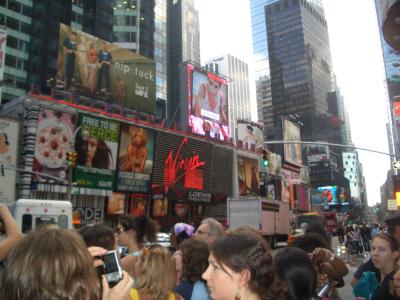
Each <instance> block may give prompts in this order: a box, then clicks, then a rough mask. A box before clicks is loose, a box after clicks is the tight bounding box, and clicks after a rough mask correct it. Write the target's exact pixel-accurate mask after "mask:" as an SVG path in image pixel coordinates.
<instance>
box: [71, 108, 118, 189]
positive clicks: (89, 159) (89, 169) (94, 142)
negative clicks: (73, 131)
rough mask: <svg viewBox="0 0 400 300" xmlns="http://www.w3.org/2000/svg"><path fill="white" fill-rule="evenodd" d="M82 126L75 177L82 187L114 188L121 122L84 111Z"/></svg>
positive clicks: (77, 147) (77, 140) (77, 142)
mask: <svg viewBox="0 0 400 300" xmlns="http://www.w3.org/2000/svg"><path fill="white" fill-rule="evenodd" d="M79 126H80V130H79V131H78V133H77V136H76V139H75V151H76V152H77V154H78V155H77V165H76V166H75V168H74V181H75V182H76V183H77V184H78V185H79V186H82V187H88V188H94V189H102V190H113V187H114V178H115V169H116V161H117V159H116V158H117V153H118V139H119V130H120V123H118V122H115V121H112V120H109V119H105V118H99V117H95V116H92V115H88V114H80V115H79Z"/></svg>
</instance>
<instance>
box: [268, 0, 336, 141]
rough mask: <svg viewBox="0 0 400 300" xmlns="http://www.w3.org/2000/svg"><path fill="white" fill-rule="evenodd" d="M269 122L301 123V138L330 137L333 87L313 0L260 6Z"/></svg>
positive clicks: (322, 27)
mask: <svg viewBox="0 0 400 300" xmlns="http://www.w3.org/2000/svg"><path fill="white" fill-rule="evenodd" d="M265 18H266V26H267V39H268V56H269V64H270V69H271V92H272V106H273V114H274V123H275V126H277V125H279V124H280V122H281V117H290V118H291V119H292V121H295V122H297V123H298V124H300V125H301V138H302V139H303V140H314V141H315V140H328V141H330V140H331V137H332V136H333V135H334V134H335V133H334V132H333V131H335V130H332V126H331V121H332V114H331V113H329V111H328V101H327V100H328V96H329V93H330V92H332V91H333V90H334V80H333V72H332V66H331V65H332V63H331V55H330V48H329V37H328V28H327V23H326V20H325V17H324V11H323V8H322V6H321V3H320V2H319V1H308V0H291V1H289V0H280V1H275V2H272V3H270V4H268V5H267V6H266V7H265Z"/></svg>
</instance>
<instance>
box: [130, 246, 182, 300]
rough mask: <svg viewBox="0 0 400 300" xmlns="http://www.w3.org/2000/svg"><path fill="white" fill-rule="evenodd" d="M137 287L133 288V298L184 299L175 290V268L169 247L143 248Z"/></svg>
mask: <svg viewBox="0 0 400 300" xmlns="http://www.w3.org/2000/svg"><path fill="white" fill-rule="evenodd" d="M140 262H141V263H140V272H139V275H138V277H137V279H136V288H135V289H132V290H131V298H132V300H183V299H182V298H181V297H180V296H179V295H178V294H175V293H174V292H173V289H174V288H175V270H174V267H173V263H172V260H171V254H170V252H169V250H168V249H167V248H164V247H162V246H160V245H152V246H150V247H149V248H144V249H143V255H142V256H141V257H140Z"/></svg>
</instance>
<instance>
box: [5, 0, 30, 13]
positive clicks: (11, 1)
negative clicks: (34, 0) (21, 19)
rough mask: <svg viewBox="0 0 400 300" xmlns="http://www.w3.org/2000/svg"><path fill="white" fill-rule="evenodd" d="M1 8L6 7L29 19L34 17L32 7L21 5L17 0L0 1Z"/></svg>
mask: <svg viewBox="0 0 400 300" xmlns="http://www.w3.org/2000/svg"><path fill="white" fill-rule="evenodd" d="M0 6H3V7H6V8H8V9H9V10H12V11H15V12H16V13H19V14H23V15H25V16H27V17H31V16H32V7H30V6H27V5H25V4H22V3H19V2H17V1H15V0H0Z"/></svg>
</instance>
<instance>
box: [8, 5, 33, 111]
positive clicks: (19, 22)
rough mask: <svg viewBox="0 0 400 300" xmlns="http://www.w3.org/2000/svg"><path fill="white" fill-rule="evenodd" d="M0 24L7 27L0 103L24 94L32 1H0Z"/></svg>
mask: <svg viewBox="0 0 400 300" xmlns="http://www.w3.org/2000/svg"><path fill="white" fill-rule="evenodd" d="M0 24H1V25H4V26H6V27H7V44H6V54H5V62H4V64H5V66H4V80H3V93H2V100H1V101H0V103H3V104H4V103H6V102H7V101H9V100H11V99H13V98H14V97H18V96H22V95H24V94H25V89H26V80H27V77H28V74H27V69H28V61H29V44H30V41H31V38H30V31H31V26H32V1H1V2H0Z"/></svg>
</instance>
